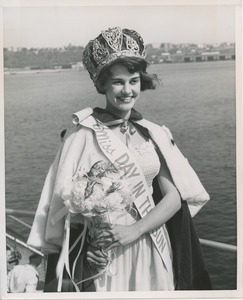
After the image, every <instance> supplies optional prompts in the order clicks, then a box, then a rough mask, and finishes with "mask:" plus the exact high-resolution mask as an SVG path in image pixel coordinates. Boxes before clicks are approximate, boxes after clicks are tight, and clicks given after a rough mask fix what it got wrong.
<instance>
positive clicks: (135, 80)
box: [131, 78, 140, 84]
mask: <svg viewBox="0 0 243 300" xmlns="http://www.w3.org/2000/svg"><path fill="white" fill-rule="evenodd" d="M139 81H140V78H134V79H132V80H131V84H137V83H138V82H139Z"/></svg>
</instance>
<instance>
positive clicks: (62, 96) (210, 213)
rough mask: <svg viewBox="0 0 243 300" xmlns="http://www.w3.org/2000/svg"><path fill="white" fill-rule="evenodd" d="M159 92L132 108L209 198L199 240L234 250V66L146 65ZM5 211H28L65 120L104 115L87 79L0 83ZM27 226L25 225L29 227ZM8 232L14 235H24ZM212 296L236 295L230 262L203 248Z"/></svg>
mask: <svg viewBox="0 0 243 300" xmlns="http://www.w3.org/2000/svg"><path fill="white" fill-rule="evenodd" d="M149 71H150V72H154V73H157V74H158V75H159V77H160V78H161V81H162V84H161V86H160V87H159V88H158V89H156V90H155V91H146V92H143V93H142V96H141V98H140V100H139V102H138V104H137V106H136V108H137V109H138V110H139V111H140V112H141V113H142V114H143V115H144V117H145V118H148V119H150V120H151V121H154V122H156V123H158V124H161V125H163V124H164V125H166V126H167V127H169V128H170V130H171V131H172V133H173V136H174V140H175V141H176V143H177V145H178V146H179V148H180V149H181V150H182V152H183V153H184V155H185V156H186V157H187V158H188V159H189V161H190V163H191V165H192V166H193V168H194V169H195V170H196V172H197V173H198V175H199V177H200V179H201V181H202V183H203V184H204V186H205V187H206V189H207V191H208V192H209V194H210V196H211V200H210V201H209V203H208V204H207V205H206V206H205V207H204V208H203V209H202V210H201V211H200V212H199V213H198V215H197V216H196V217H195V218H194V222H195V224H196V227H197V231H198V235H199V237H200V238H204V239H211V240H215V241H219V242H224V243H230V244H236V161H235V146H236V141H235V138H236V137H235V130H236V128H235V127H236V126H235V85H234V84H235V62H234V61H224V62H210V63H207V62H205V63H188V64H166V65H152V66H151V67H150V69H149ZM4 88H5V163H6V207H7V208H15V209H24V210H28V211H29V210H30V211H35V210H36V208H37V204H38V200H39V197H40V193H41V189H42V186H43V183H44V180H45V176H46V174H47V171H48V168H49V166H50V164H51V162H52V160H53V159H54V156H55V153H56V151H57V149H58V147H59V144H60V138H59V136H60V132H61V131H62V130H63V129H65V128H68V129H71V128H72V122H71V115H72V113H73V112H76V111H78V110H81V109H83V108H85V107H87V106H91V107H95V106H101V107H104V105H105V100H104V97H103V96H101V95H98V94H97V93H96V91H95V89H94V87H93V85H92V82H91V80H90V79H89V76H88V74H87V73H86V71H81V72H77V71H71V70H70V71H62V72H60V73H45V74H44V73H40V74H25V75H15V76H14V75H6V76H5V84H4ZM31 221H32V220H29V223H30V224H31ZM7 224H8V225H9V226H11V228H13V229H15V230H16V231H17V232H19V233H20V234H21V235H24V236H25V237H27V236H28V230H26V229H24V228H23V229H22V228H20V226H19V225H18V224H17V223H15V222H14V221H10V220H9V221H8V222H7ZM203 251H204V255H205V259H206V262H207V265H208V269H209V272H210V275H211V279H212V282H213V285H214V288H215V289H221V290H224V289H225V290H226V289H235V288H236V255H235V254H233V253H228V252H225V251H220V250H215V249H211V248H208V247H205V246H203Z"/></svg>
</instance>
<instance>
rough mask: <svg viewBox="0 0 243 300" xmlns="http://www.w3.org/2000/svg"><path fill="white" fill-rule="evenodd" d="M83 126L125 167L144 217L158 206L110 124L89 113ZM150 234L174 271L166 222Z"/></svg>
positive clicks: (162, 256) (108, 153)
mask: <svg viewBox="0 0 243 300" xmlns="http://www.w3.org/2000/svg"><path fill="white" fill-rule="evenodd" d="M80 124H81V125H83V126H85V127H88V128H90V129H92V130H93V131H94V133H95V136H96V140H97V142H98V145H99V147H100V149H101V150H102V152H103V153H104V155H105V156H106V157H107V158H108V160H109V161H110V162H111V163H112V164H113V165H114V166H115V167H116V166H118V167H119V168H121V169H123V170H124V172H125V174H126V175H125V178H126V179H128V180H129V181H131V186H132V192H133V195H134V198H135V201H134V204H135V206H136V208H137V210H138V212H139V214H140V216H141V217H142V218H143V217H144V216H145V215H147V213H148V212H149V211H150V210H152V209H153V208H154V207H155V204H154V201H153V198H152V195H151V193H150V192H149V187H148V185H147V182H146V179H145V177H144V174H143V171H142V169H141V167H140V166H139V164H138V163H137V161H136V159H135V157H134V155H133V154H132V153H131V151H129V149H128V148H127V147H126V146H125V145H124V144H123V143H122V142H121V141H120V140H119V138H118V137H117V136H116V135H115V134H114V133H113V132H112V130H110V129H109V128H108V127H107V126H105V125H104V124H102V123H101V122H99V121H98V120H96V119H95V118H94V117H92V116H89V117H88V118H86V119H85V120H83V121H81V122H80ZM150 236H151V238H152V241H153V243H154V245H155V246H156V248H157V250H158V252H159V254H160V257H161V259H162V261H163V263H164V265H165V268H166V270H167V271H168V272H169V273H170V274H172V273H173V270H172V264H171V259H172V258H171V256H170V252H169V246H168V245H169V240H168V233H167V231H166V230H165V227H164V225H162V226H160V227H158V228H156V229H154V230H153V231H151V232H150Z"/></svg>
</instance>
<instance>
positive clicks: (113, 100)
mask: <svg viewBox="0 0 243 300" xmlns="http://www.w3.org/2000/svg"><path fill="white" fill-rule="evenodd" d="M110 71H111V76H110V78H109V79H108V80H107V82H106V84H105V91H106V92H105V96H106V108H107V109H110V110H111V111H112V112H113V113H115V114H117V115H119V116H120V117H125V116H127V114H128V113H130V110H131V109H132V108H133V106H134V104H135V103H136V101H137V99H138V98H139V95H140V89H141V82H140V74H139V72H135V73H130V72H129V71H128V69H127V67H125V66H124V65H121V64H114V65H113V66H112V67H111V69H110Z"/></svg>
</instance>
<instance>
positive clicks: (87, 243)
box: [29, 27, 211, 291]
mask: <svg viewBox="0 0 243 300" xmlns="http://www.w3.org/2000/svg"><path fill="white" fill-rule="evenodd" d="M145 56H146V51H145V46H144V42H143V39H142V38H141V36H140V35H139V34H138V33H137V32H136V31H134V30H128V29H123V30H121V29H120V28H119V27H115V28H109V29H108V30H105V31H103V32H102V33H101V34H100V35H99V36H98V37H97V38H96V39H94V40H91V41H90V42H89V44H88V45H87V46H86V48H85V51H84V54H83V63H84V66H85V67H86V69H87V70H88V72H89V74H90V77H91V79H92V80H93V82H94V84H95V87H96V89H97V91H98V92H99V93H101V94H103V95H104V96H105V99H106V107H105V109H102V108H95V109H91V108H88V109H85V110H82V111H80V112H78V113H76V114H75V115H74V122H75V124H77V126H76V127H75V128H74V130H73V132H71V134H70V135H69V136H68V137H67V138H66V139H65V142H64V143H63V145H62V147H61V148H60V150H59V152H58V154H57V156H56V159H55V161H54V163H53V165H52V166H51V168H50V171H49V174H48V176H47V179H46V182H45V185H44V189H43V192H42V196H41V200H40V203H39V206H38V209H37V213H36V217H35V220H34V224H33V227H32V230H31V234H30V237H29V244H31V245H32V246H35V247H38V248H42V249H45V250H46V251H47V252H48V253H51V252H56V253H57V254H49V259H48V269H47V277H46V288H45V291H67V290H71V291H88V290H94V291H163V290H175V289H184V290H185V289H187V290H190V289H211V284H210V280H209V277H208V274H207V270H206V268H205V264H204V260H203V256H202V252H201V248H200V243H199V240H198V238H197V235H196V232H195V230H194V227H193V223H192V221H191V215H192V216H194V215H195V214H196V213H197V212H198V210H199V209H200V208H201V207H202V206H203V205H204V204H205V203H206V202H207V201H208V200H209V196H208V194H207V192H206V191H205V189H204V187H203V186H202V184H201V182H200V180H199V179H198V177H197V175H196V174H195V172H194V171H193V169H192V168H191V166H190V165H189V163H188V162H187V160H186V159H185V158H184V157H183V155H182V154H181V152H180V151H179V149H178V148H177V146H176V144H175V142H174V141H173V138H172V135H171V133H170V131H169V129H168V128H166V127H165V126H163V127H160V126H158V125H156V124H154V123H151V122H149V121H147V120H145V119H143V117H142V115H141V114H140V113H138V112H137V111H136V110H135V109H134V105H135V103H136V102H137V101H138V99H139V96H140V92H141V91H144V90H147V89H154V88H155V87H156V82H157V81H158V80H157V76H156V75H149V74H148V73H147V71H146V69H147V65H148V63H147V62H146V60H145ZM188 207H189V208H188ZM51 258H52V259H51Z"/></svg>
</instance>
